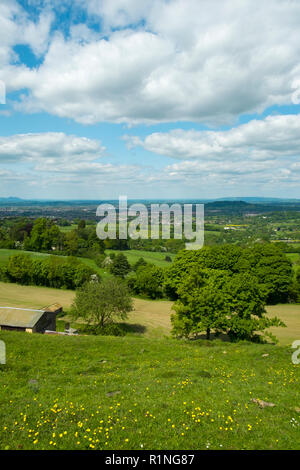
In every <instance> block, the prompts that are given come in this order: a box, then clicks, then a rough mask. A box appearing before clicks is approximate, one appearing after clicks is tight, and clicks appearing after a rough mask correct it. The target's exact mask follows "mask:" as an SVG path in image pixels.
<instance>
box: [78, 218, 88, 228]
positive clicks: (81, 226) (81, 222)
mask: <svg viewBox="0 0 300 470" xmlns="http://www.w3.org/2000/svg"><path fill="white" fill-rule="evenodd" d="M85 227H86V222H85V220H84V219H82V220H79V222H78V229H79V230H82V229H85Z"/></svg>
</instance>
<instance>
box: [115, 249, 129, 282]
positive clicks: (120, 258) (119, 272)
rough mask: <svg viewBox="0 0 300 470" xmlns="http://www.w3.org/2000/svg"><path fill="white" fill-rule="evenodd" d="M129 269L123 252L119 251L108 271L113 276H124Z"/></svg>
mask: <svg viewBox="0 0 300 470" xmlns="http://www.w3.org/2000/svg"><path fill="white" fill-rule="evenodd" d="M130 271H131V266H130V264H129V262H128V259H127V258H126V256H125V255H123V253H119V254H118V255H117V256H116V257H115V258H114V259H113V262H112V264H111V265H110V272H111V273H112V274H113V275H114V276H118V277H121V278H124V277H125V276H126V275H127V274H128V273H129V272H130Z"/></svg>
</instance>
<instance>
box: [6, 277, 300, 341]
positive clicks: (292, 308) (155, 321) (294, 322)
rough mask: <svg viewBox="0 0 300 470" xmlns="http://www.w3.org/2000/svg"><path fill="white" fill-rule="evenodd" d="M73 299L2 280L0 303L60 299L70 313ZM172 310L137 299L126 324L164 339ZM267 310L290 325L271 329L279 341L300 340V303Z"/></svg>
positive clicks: (35, 303) (166, 304) (9, 304)
mask: <svg viewBox="0 0 300 470" xmlns="http://www.w3.org/2000/svg"><path fill="white" fill-rule="evenodd" d="M73 298H74V292H73V291H70V290H62V289H51V288H48V287H36V286H20V285H18V284H8V283H3V282H0V306H7V307H24V308H42V307H45V306H47V305H50V304H52V303H54V302H59V303H60V304H61V305H62V306H63V308H64V311H65V312H66V314H67V313H68V309H69V308H70V306H71V304H72V301H73ZM171 312H172V302H169V301H167V300H146V299H134V311H133V312H131V313H130V314H129V318H128V320H127V323H128V324H129V325H131V326H132V331H135V333H134V334H135V335H139V336H140V335H142V336H146V337H152V338H153V337H155V338H162V337H164V336H169V334H170V329H171V323H170V314H171ZM267 313H268V315H269V316H278V317H279V318H281V320H283V322H284V323H285V324H286V325H287V327H286V328H271V329H270V331H271V332H273V333H274V334H275V335H276V336H277V338H278V339H279V344H281V345H290V344H291V343H292V342H293V341H295V340H297V339H300V305H295V304H284V305H271V306H267ZM67 319H68V317H67V318H66V320H67Z"/></svg>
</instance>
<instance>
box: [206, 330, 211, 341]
mask: <svg viewBox="0 0 300 470" xmlns="http://www.w3.org/2000/svg"><path fill="white" fill-rule="evenodd" d="M206 339H210V328H207V329H206Z"/></svg>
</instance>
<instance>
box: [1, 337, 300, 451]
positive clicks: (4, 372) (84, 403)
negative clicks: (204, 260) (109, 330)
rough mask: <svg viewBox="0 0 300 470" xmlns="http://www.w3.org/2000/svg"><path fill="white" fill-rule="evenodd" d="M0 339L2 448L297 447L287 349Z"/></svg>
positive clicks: (294, 380) (294, 370)
mask: <svg viewBox="0 0 300 470" xmlns="http://www.w3.org/2000/svg"><path fill="white" fill-rule="evenodd" d="M0 339H1V340H3V341H5V343H6V348H7V364H6V365H2V366H0V401H1V407H0V423H1V425H0V449H7V450H9V449H19V450H21V449H90V450H94V449H95V450H97V449H114V450H116V449H120V450H121V449H128V450H130V449H137V450H138V449H157V450H159V449H189V450H193V449H219V450H221V449H222V450H225V449H230V450H235V449H257V450H259V449H266V450H267V449H298V448H299V443H300V427H299V419H300V418H299V403H300V394H299V379H300V374H299V372H300V370H299V366H297V365H293V364H292V361H291V353H292V351H291V350H290V349H289V348H286V347H278V346H272V345H257V344H249V343H239V344H232V343H222V342H221V341H220V340H218V341H214V342H211V343H206V342H199V341H194V342H185V341H176V340H163V339H147V338H144V337H124V338H114V337H91V336H89V337H86V336H79V337H51V336H45V335H38V334H35V335H29V334H23V333H18V332H0ZM252 400H264V401H265V402H267V403H269V404H273V405H275V406H267V407H265V408H261V407H260V406H258V404H257V402H253V401H252Z"/></svg>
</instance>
